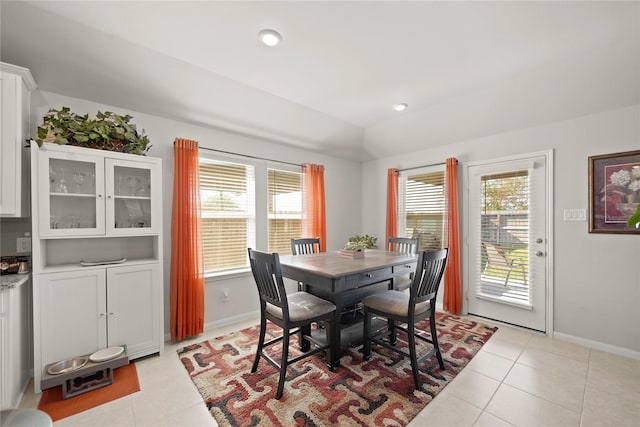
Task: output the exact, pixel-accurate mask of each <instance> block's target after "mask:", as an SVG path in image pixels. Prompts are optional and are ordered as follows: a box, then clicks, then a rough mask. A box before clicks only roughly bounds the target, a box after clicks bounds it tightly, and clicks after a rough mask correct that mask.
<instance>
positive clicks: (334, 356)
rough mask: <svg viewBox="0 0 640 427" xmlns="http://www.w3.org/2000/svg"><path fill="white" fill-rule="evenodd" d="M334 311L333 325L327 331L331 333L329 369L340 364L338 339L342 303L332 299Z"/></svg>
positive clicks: (340, 351)
mask: <svg viewBox="0 0 640 427" xmlns="http://www.w3.org/2000/svg"><path fill="white" fill-rule="evenodd" d="M334 305H335V306H336V311H335V312H334V313H333V325H332V327H331V330H330V331H329V332H330V334H331V341H330V345H331V361H329V369H331V370H334V369H335V368H337V367H338V366H340V355H341V354H342V343H341V341H340V339H341V336H340V329H341V326H340V320H341V319H342V304H341V303H340V302H338V301H334Z"/></svg>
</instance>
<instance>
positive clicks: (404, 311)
mask: <svg viewBox="0 0 640 427" xmlns="http://www.w3.org/2000/svg"><path fill="white" fill-rule="evenodd" d="M362 304H364V305H365V306H367V307H369V308H370V309H372V310H375V311H378V312H381V313H387V314H390V315H394V316H396V317H407V316H409V294H408V293H405V292H400V291H384V292H379V293H376V294H373V295H369V296H368V297H366V298H364V299H363V300H362ZM430 307H431V304H430V303H429V301H424V302H421V303H418V304H416V313H415V315H416V316H419V315H420V314H423V313H426V312H427V311H429V308H430Z"/></svg>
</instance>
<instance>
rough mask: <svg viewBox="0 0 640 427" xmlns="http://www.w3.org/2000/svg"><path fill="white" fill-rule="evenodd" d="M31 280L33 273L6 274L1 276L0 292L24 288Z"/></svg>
mask: <svg viewBox="0 0 640 427" xmlns="http://www.w3.org/2000/svg"><path fill="white" fill-rule="evenodd" d="M29 278H31V273H25V274H5V275H3V276H0V290H3V289H10V288H16V287H19V286H22V285H23V284H25V283H26V282H27V281H28V280H29Z"/></svg>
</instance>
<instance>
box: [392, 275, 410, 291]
mask: <svg viewBox="0 0 640 427" xmlns="http://www.w3.org/2000/svg"><path fill="white" fill-rule="evenodd" d="M412 281H413V279H412V278H411V277H410V276H409V275H407V276H401V277H396V278H394V279H393V289H395V290H396V291H404V290H406V289H408V288H410V287H411V282H412Z"/></svg>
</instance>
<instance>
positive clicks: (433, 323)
mask: <svg viewBox="0 0 640 427" xmlns="http://www.w3.org/2000/svg"><path fill="white" fill-rule="evenodd" d="M429 328H430V329H431V342H432V343H433V348H434V350H435V351H436V357H437V358H438V365H440V369H444V360H442V353H440V346H439V345H438V331H437V330H436V312H435V310H431V315H430V316H429Z"/></svg>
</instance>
